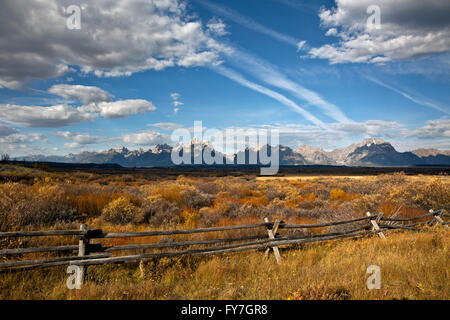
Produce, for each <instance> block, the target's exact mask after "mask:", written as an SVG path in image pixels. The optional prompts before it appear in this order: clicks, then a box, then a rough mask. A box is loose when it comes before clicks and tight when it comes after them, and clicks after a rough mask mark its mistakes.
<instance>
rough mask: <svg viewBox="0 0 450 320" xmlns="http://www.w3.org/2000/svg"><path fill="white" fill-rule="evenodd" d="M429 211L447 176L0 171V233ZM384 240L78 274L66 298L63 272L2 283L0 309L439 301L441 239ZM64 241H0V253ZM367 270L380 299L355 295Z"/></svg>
mask: <svg viewBox="0 0 450 320" xmlns="http://www.w3.org/2000/svg"><path fill="white" fill-rule="evenodd" d="M432 208H433V209H440V208H443V209H446V210H447V211H448V210H449V209H450V183H449V180H448V176H446V175H436V176H422V175H416V176H407V175H405V174H402V173H394V174H382V175H378V176H358V177H343V176H333V177H331V176H309V177H304V176H290V177H281V178H259V177H255V176H250V175H248V176H240V177H232V176H227V177H195V176H188V177H187V176H183V175H180V176H178V177H160V178H155V177H154V176H152V177H151V178H146V177H145V176H142V175H133V174H129V173H126V174H100V173H88V172H82V171H80V172H57V173H56V172H48V171H46V170H41V169H39V168H32V169H31V168H23V167H19V166H14V165H1V166H0V231H2V232H4V231H14V230H47V229H73V228H76V229H77V228H78V227H79V224H80V223H87V224H88V225H90V226H92V227H93V228H102V229H104V230H107V231H138V230H149V229H151V230H153V229H166V230H167V229H172V228H194V227H202V226H206V227H212V226H224V225H234V224H243V223H253V222H258V223H259V222H262V221H263V218H264V217H269V219H270V220H273V219H275V218H281V219H282V220H284V221H285V222H288V223H316V222H324V221H333V220H343V219H350V218H356V217H362V216H364V215H365V213H366V212H367V211H370V212H373V213H377V212H384V213H385V215H386V216H390V215H394V214H395V215H396V216H397V217H413V216H417V215H421V214H424V213H426V212H427V211H428V210H429V209H432ZM205 237H207V235H205ZM387 237H388V241H385V242H383V241H381V240H380V239H379V238H378V237H376V236H371V237H367V238H363V239H358V240H337V241H331V242H324V243H312V244H304V245H299V246H296V247H290V248H284V249H282V258H283V261H282V264H281V265H277V264H276V263H275V260H274V259H273V257H272V256H270V259H264V257H263V254H262V253H261V252H256V251H255V252H252V253H236V254H228V255H222V256H209V257H184V258H163V259H158V260H156V259H153V260H148V261H146V262H145V263H144V264H143V265H141V266H139V265H138V264H135V263H131V264H126V265H110V266H95V267H89V269H88V278H87V282H86V284H85V285H84V286H83V288H82V289H81V290H68V289H67V288H66V284H65V282H66V279H67V275H66V273H65V269H66V267H56V268H52V269H46V270H36V271H28V272H20V273H10V274H9V273H3V274H0V299H449V298H450V287H449V283H450V281H449V268H448V265H449V255H448V247H449V235H448V231H447V230H446V229H444V228H443V227H439V226H437V227H433V228H428V230H426V231H424V232H419V233H418V232H410V231H402V232H400V231H392V232H390V233H388V234H387ZM177 239H182V237H179V238H177ZM202 239H203V238H202ZM69 240H70V239H69ZM158 240H161V239H157V238H155V239H154V240H153V241H158ZM67 241H68V239H67V237H66V238H63V237H54V238H51V239H50V238H45V237H43V238H39V239H37V238H35V239H26V240H24V239H15V240H9V241H7V240H5V239H3V240H2V239H0V248H1V249H6V248H16V247H28V246H30V247H31V246H37V245H43V244H45V245H62V244H67V243H66V242H67ZM111 241H114V244H116V245H117V244H126V243H132V242H142V241H147V242H148V241H149V239H140V238H137V239H134V240H129V239H116V240H111ZM71 243H72V244H73V243H74V242H73V240H72V242H71ZM30 256H31V257H32V256H33V255H28V256H27V257H26V258H30ZM34 256H35V257H45V255H42V254H41V255H38V254H35V255H34ZM10 258H11V257H7V256H4V257H0V260H1V261H2V262H5V261H8V259H10ZM15 258H16V259H17V257H15ZM23 258H24V259H25V257H23ZM369 265H378V266H380V268H381V276H382V287H381V289H380V290H368V289H367V288H366V285H365V281H366V279H367V277H368V275H366V268H367V267H368V266H369Z"/></svg>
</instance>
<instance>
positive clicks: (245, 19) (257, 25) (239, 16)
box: [194, 0, 302, 48]
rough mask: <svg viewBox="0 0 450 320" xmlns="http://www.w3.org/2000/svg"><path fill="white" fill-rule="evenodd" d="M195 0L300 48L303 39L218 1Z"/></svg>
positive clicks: (219, 13) (253, 28) (245, 25)
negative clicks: (264, 23)
mask: <svg viewBox="0 0 450 320" xmlns="http://www.w3.org/2000/svg"><path fill="white" fill-rule="evenodd" d="M194 1H195V2H198V3H200V4H201V5H203V6H205V7H206V8H208V9H209V10H211V11H212V12H214V13H215V14H218V15H220V16H222V17H225V18H227V19H229V20H231V21H233V22H235V23H237V24H239V25H241V26H243V27H245V28H247V29H250V30H253V31H256V32H258V33H262V34H265V35H267V36H269V37H271V38H273V39H275V40H278V41H281V42H283V43H286V44H288V45H291V46H294V47H295V48H298V45H299V43H301V42H302V41H301V40H299V39H296V38H294V37H292V36H289V35H286V34H283V33H281V32H278V31H275V30H273V29H271V28H269V27H266V26H264V25H262V24H260V23H258V22H256V21H255V20H253V19H252V18H250V17H247V16H245V15H243V14H241V13H239V12H236V11H235V10H232V9H230V8H228V7H226V6H223V5H219V4H217V3H213V2H211V1H207V0H194Z"/></svg>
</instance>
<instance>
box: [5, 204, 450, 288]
mask: <svg viewBox="0 0 450 320" xmlns="http://www.w3.org/2000/svg"><path fill="white" fill-rule="evenodd" d="M448 217H450V215H448V214H447V213H446V211H445V210H443V209H441V210H437V211H433V210H430V211H429V212H428V213H427V214H424V215H421V216H417V217H412V218H387V217H384V216H383V214H382V213H380V214H375V215H372V214H370V213H369V212H367V214H366V216H365V217H361V218H356V219H350V220H343V221H333V222H326V223H319V224H286V223H284V222H283V221H281V220H279V219H276V220H275V221H274V222H270V221H269V219H268V218H265V219H264V222H263V223H258V224H247V225H234V226H224V227H213V228H199V229H189V230H161V231H145V232H120V233H114V232H103V230H101V229H94V230H91V229H89V227H88V226H87V225H85V224H83V225H81V226H80V230H50V231H18V232H0V239H2V238H22V237H48V236H72V237H73V236H75V237H76V238H77V239H78V245H76V244H74V245H61V246H45V247H31V248H12V249H2V250H0V257H4V258H5V257H10V256H20V257H22V256H23V255H27V254H34V253H64V252H66V253H69V254H70V253H71V255H69V256H64V257H52V258H46V259H35V260H19V261H7V262H3V263H0V273H5V272H16V271H25V270H33V269H42V268H49V267H55V266H60V265H72V266H77V267H78V268H79V270H80V279H78V281H79V282H80V283H83V280H84V276H85V272H86V268H87V267H88V266H90V265H101V264H111V263H128V262H142V261H143V260H145V259H150V258H162V257H175V256H187V255H190V256H201V255H212V254H223V253H231V252H239V251H248V250H265V254H264V255H265V256H267V255H268V254H269V252H270V250H273V252H274V255H275V258H276V261H277V262H278V263H281V254H280V251H279V247H280V246H289V245H293V244H299V243H308V242H316V241H327V240H334V239H343V238H356V237H363V236H367V235H373V234H378V235H379V236H380V237H381V238H382V239H384V240H386V235H385V232H386V231H389V230H396V229H398V230H415V231H419V230H423V229H422V228H418V227H419V226H423V225H429V226H433V225H435V224H436V223H439V224H442V225H443V226H445V227H446V228H448V223H449V222H448V221H445V220H444V218H448ZM337 226H340V227H341V228H343V229H344V230H342V231H339V230H338V231H333V230H331V231H329V232H325V233H313V234H305V233H304V232H305V230H310V229H316V228H326V227H331V228H336V227H337ZM260 229H263V231H264V229H265V233H266V235H265V234H264V233H258V234H254V235H246V236H240V237H233V238H216V239H206V240H187V241H173V239H171V241H170V242H161V241H160V242H157V243H144V244H142V243H136V244H125V245H116V246H107V245H103V244H102V243H101V242H100V243H94V242H92V240H97V241H101V240H102V239H114V238H136V237H152V236H168V237H170V236H174V235H192V234H201V233H211V232H222V231H225V232H229V231H236V230H254V231H255V230H260ZM280 230H283V231H284V233H285V235H283V236H282V235H280V234H279V231H280ZM298 230H301V231H303V232H302V233H298V232H295V231H298ZM325 231H327V230H326V229H325ZM198 246H203V247H198ZM186 247H187V248H188V249H185V250H178V251H168V252H151V253H148V252H144V253H139V254H132V255H122V256H113V255H112V254H111V252H114V251H130V250H144V251H145V250H147V249H161V250H163V249H176V248H186ZM192 247H194V248H192ZM74 254H77V255H74Z"/></svg>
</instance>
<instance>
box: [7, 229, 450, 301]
mask: <svg viewBox="0 0 450 320" xmlns="http://www.w3.org/2000/svg"><path fill="white" fill-rule="evenodd" d="M387 237H388V240H387V241H382V240H381V239H379V238H378V237H370V238H364V239H358V240H341V241H332V242H325V243H311V244H307V245H302V246H298V247H296V248H292V249H290V250H286V249H283V250H282V251H281V253H282V259H283V261H282V264H281V265H277V264H276V263H275V259H274V258H273V256H272V255H271V256H270V258H269V259H264V258H263V254H262V253H261V252H252V253H236V254H229V255H222V256H214V257H186V258H170V259H169V258H163V259H159V260H149V261H146V262H145V263H144V265H143V268H142V270H140V268H139V265H138V264H136V263H133V264H127V265H111V266H94V267H89V269H88V278H87V279H88V280H87V282H86V284H85V285H84V286H83V288H82V289H81V290H68V289H67V288H66V285H65V282H66V279H67V275H66V274H65V267H58V268H53V269H49V270H36V271H29V272H21V273H13V274H1V275H0V299H449V298H450V285H449V284H450V281H449V280H450V279H449V276H450V274H449V272H450V270H449V268H448V265H449V254H448V249H449V237H448V231H447V230H445V229H444V228H442V227H436V228H433V229H430V230H428V231H425V232H420V233H417V232H416V233H414V232H393V233H390V234H388V235H387ZM369 265H378V266H379V267H380V268H381V289H380V290H368V289H367V288H366V284H365V282H366V279H367V277H368V276H369V275H368V274H366V269H367V267H368V266H369Z"/></svg>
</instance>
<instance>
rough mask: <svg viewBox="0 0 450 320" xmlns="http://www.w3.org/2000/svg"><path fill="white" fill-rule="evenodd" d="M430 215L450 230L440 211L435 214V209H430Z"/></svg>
mask: <svg viewBox="0 0 450 320" xmlns="http://www.w3.org/2000/svg"><path fill="white" fill-rule="evenodd" d="M440 212H442V211H440ZM430 213H432V214H433V217H434V219H435V220H436V221H437V222H439V223H440V224H442V225H443V226H444V227H446V228H447V229H448V225H446V224H444V223H445V221H444V220H442V218H441V214H440V213H439V211H437V212H435V211H434V210H433V209H430Z"/></svg>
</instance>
